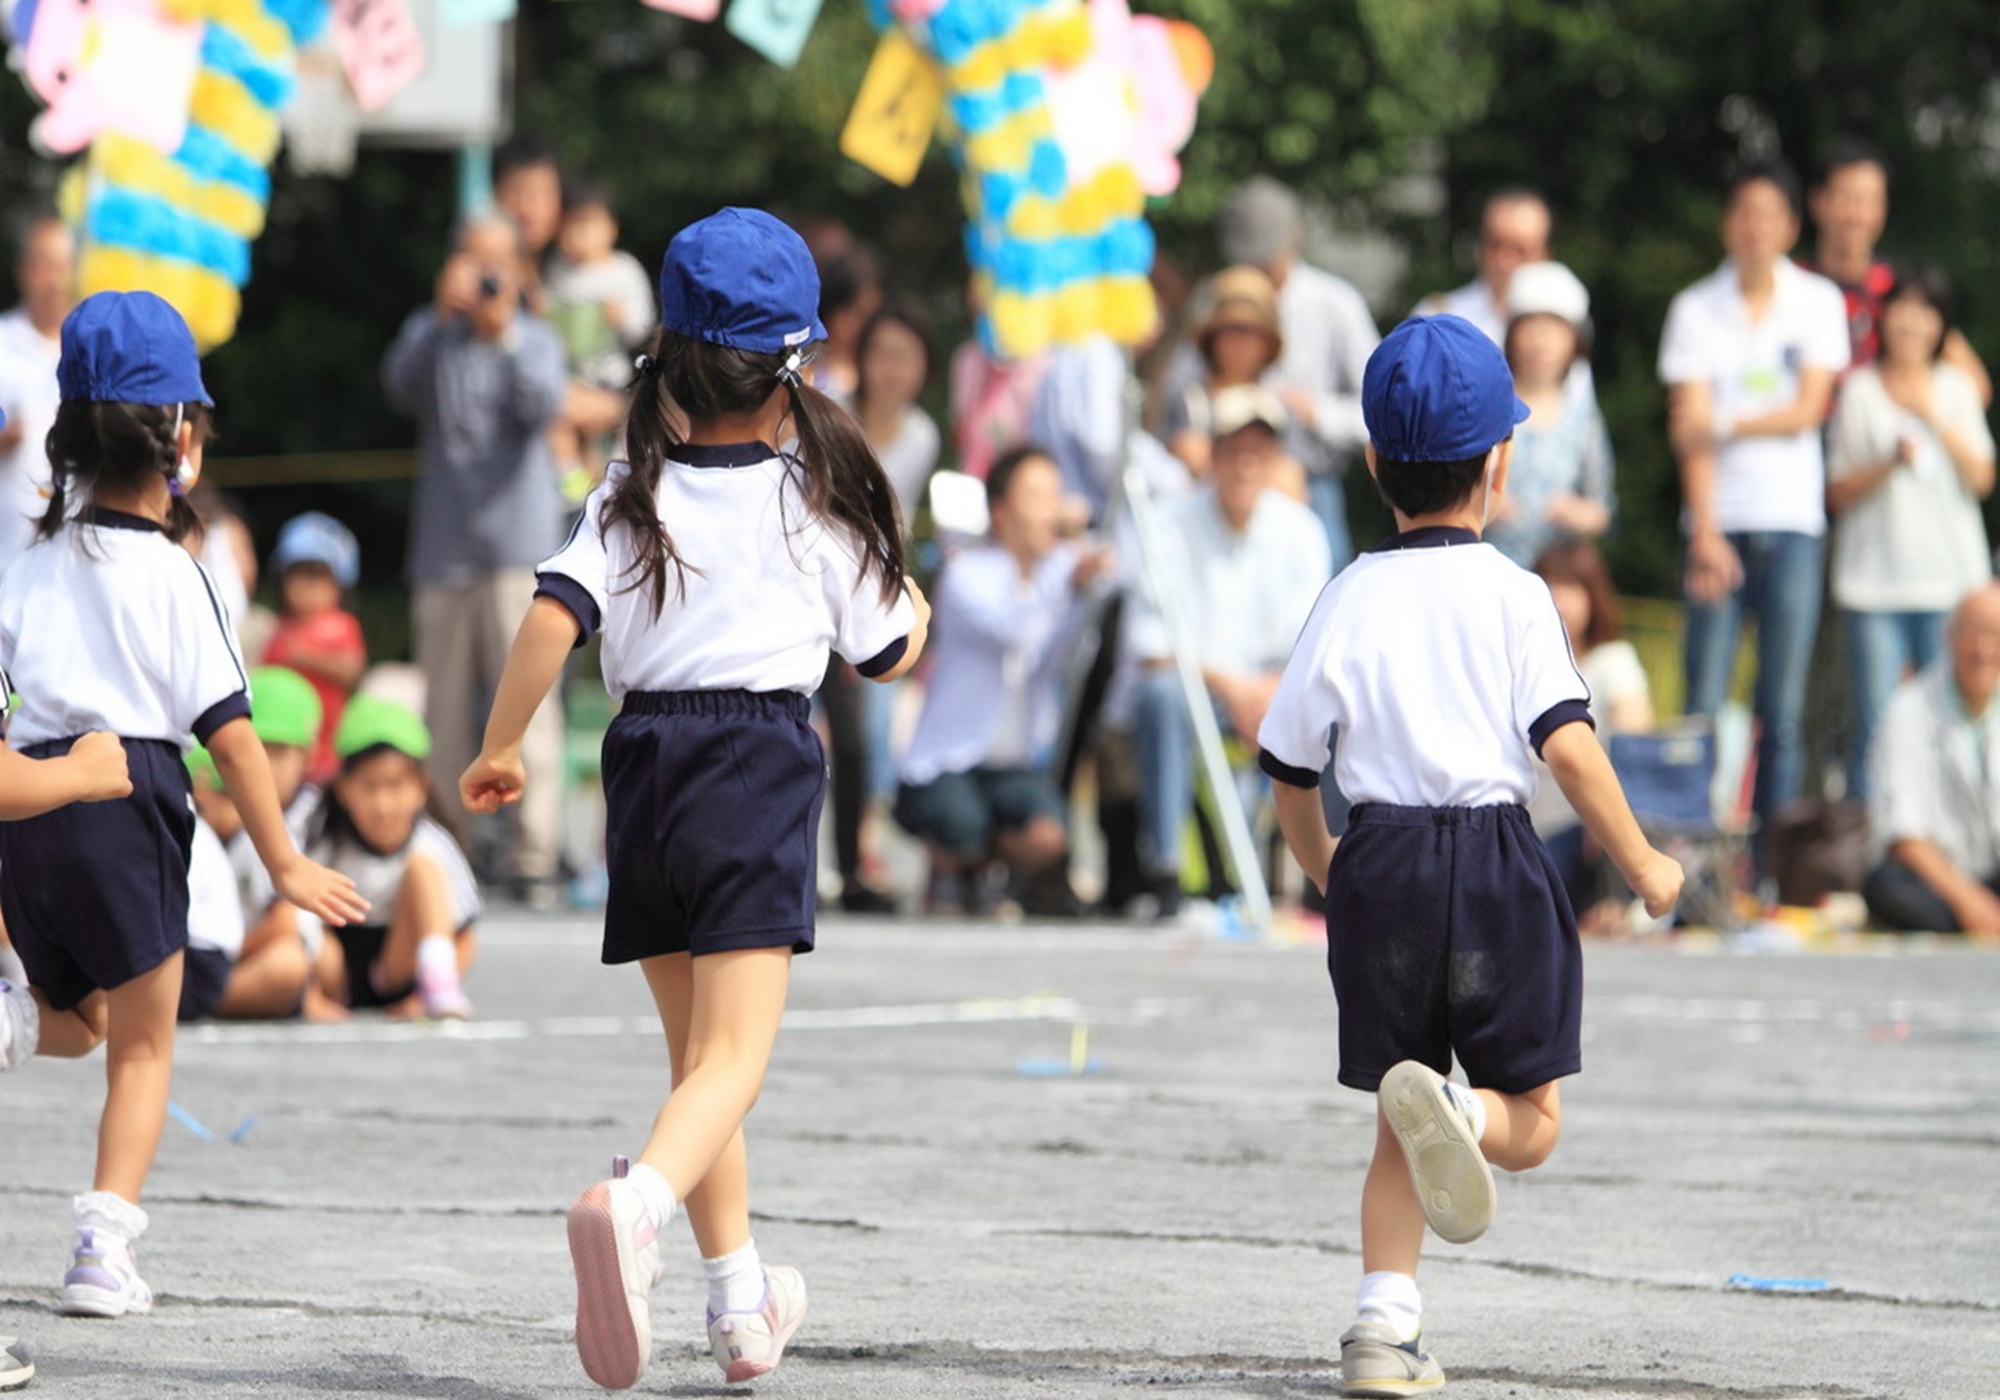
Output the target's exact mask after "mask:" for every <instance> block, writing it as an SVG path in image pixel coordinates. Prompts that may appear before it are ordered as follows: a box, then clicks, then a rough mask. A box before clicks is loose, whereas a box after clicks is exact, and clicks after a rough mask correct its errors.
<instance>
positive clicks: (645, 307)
mask: <svg viewBox="0 0 2000 1400" xmlns="http://www.w3.org/2000/svg"><path fill="white" fill-rule="evenodd" d="M616 257H617V268H618V296H617V300H618V316H619V320H618V339H619V341H620V343H621V344H623V345H624V347H625V348H626V349H627V350H636V349H638V348H639V347H640V346H642V345H644V344H645V343H646V342H647V340H649V339H650V338H651V337H652V334H653V327H654V324H655V323H656V322H657V321H658V319H659V313H658V312H656V311H655V310H654V309H653V279H652V278H651V277H649V276H648V275H647V274H646V266H645V264H644V263H642V262H640V261H639V260H638V259H637V258H635V257H633V256H632V255H631V254H630V253H625V252H620V253H618V254H617V255H616Z"/></svg>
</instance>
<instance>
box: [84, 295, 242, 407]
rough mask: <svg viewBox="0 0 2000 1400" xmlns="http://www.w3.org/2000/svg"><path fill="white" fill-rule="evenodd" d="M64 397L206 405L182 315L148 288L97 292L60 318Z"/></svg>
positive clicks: (198, 358)
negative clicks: (145, 289)
mask: <svg viewBox="0 0 2000 1400" xmlns="http://www.w3.org/2000/svg"><path fill="white" fill-rule="evenodd" d="M56 387H57V389H58V390H59V391H60V392H61V394H62V397H63V401H64V402H66V403H67V402H73V401H76V400H79V399H81V400H84V401H86V402H90V403H142V404H155V405H166V404H180V403H204V404H210V405H213V404H214V402H215V400H214V399H211V398H210V397H209V396H208V387H207V386H206V385H204V384H203V383H202V382H201V354H200V352H198V351H197V350H196V349H195V345H194V335H193V334H192V333H191V332H190V331H189V330H188V326H187V322H186V321H184V320H182V319H181V313H180V312H178V311H176V310H174V308H173V307H171V306H169V305H168V304H167V303H166V302H165V301H163V300H161V299H160V298H159V297H157V296H155V295H154V294H153V293H151V292H98V293H96V294H94V295H92V296H89V297H86V298H84V300H83V301H82V302H81V303H79V304H78V306H77V308H76V310H74V311H72V312H70V313H69V315H68V316H67V317H65V318H64V319H63V323H62V359H61V360H60V361H59V362H58V363H57V365H56Z"/></svg>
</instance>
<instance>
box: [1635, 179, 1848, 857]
mask: <svg viewBox="0 0 2000 1400" xmlns="http://www.w3.org/2000/svg"><path fill="white" fill-rule="evenodd" d="M1799 207H1800V193H1799V182H1798V177H1797V176H1796V175H1795V174H1793V173H1792V171H1791V169H1790V167H1788V166H1786V165H1783V164H1782V163H1777V162H1773V163H1769V164H1757V165H1747V166H1745V167H1744V168H1743V169H1742V170H1741V171H1740V172H1739V173H1738V174H1737V175H1736V176H1735V177H1734V178H1733V179H1732V180H1731V181H1730V183H1729V189H1728V194H1727V197H1726V199H1725V201H1724V206H1723V209H1724V212H1723V218H1722V242H1723V247H1724V249H1725V250H1726V251H1727V252H1728V255H1729V256H1728V258H1727V259H1726V260H1725V261H1724V262H1723V264H1722V266H1721V267H1720V268H1718V269H1717V270H1716V271H1715V272H1713V273H1711V274H1710V275H1709V276H1707V277H1704V278H1703V279H1702V280H1701V281H1699V282H1697V283H1695V284H1694V285H1693V286H1692V287H1689V288H1687V289H1686V290H1685V291H1683V292H1681V293H1680V295H1678V296H1676V297H1675V298H1674V301H1673V305H1672V306H1671V307H1670V308H1669V309H1668V311H1667V325H1666V330H1665V332H1664V333H1663V334H1662V336H1661V338H1660V365H1659V370H1660V379H1661V380H1662V382H1664V383H1665V384H1666V386H1667V392H1668V407H1669V413H1668V421H1669V428H1670V432H1671V434H1672V439H1673V447H1674V455H1675V457H1676V458H1677V459H1678V460H1679V462H1680V477H1681V494H1682V497H1683V500H1684V502H1685V515H1684V517H1683V520H1682V525H1683V528H1684V529H1685V530H1686V532H1687V573H1686V580H1685V590H1686V597H1687V708H1688V712H1689V713H1691V714H1701V715H1709V716H1713V715H1714V714H1715V713H1716V712H1717V711H1718V710H1720V709H1721V708H1722V703H1723V701H1724V699H1726V698H1727V696H1728V694H1729V684H1730V680H1731V677H1732V675H1733V673H1734V670H1735V664H1736V651H1737V642H1738V638H1739V636H1740V634H1741V631H1742V624H1743V614H1744V612H1745V611H1749V612H1754V613H1755V614H1756V615H1757V690H1756V700H1755V708H1756V716H1757V722H1758V726H1759V735H1758V741H1757V781H1756V788H1755V793H1754V796H1753V799H1752V804H1753V806H1754V807H1755V809H1756V812H1757V815H1758V816H1759V817H1760V818H1763V819H1768V818H1769V817H1770V816H1771V815H1772V814H1773V813H1774V812H1776V811H1777V809H1778V808H1779V807H1781V806H1783V805H1784V804H1785V803H1786V802H1789V801H1790V800H1791V799H1792V798H1793V797H1794V796H1796V795H1797V793H1798V790H1799V782H1800V778H1801V776H1802V771H1803V768H1804V762H1805V744H1804V737H1803V733H1802V726H1801V722H1800V712H1801V710H1802V709H1803V706H1804V703H1805V690H1806V672H1807V669H1808V667H1809V665H1810V663H1811V661H1812V648H1813V636H1814V630H1815V628H1816V626H1817V625H1818V620H1819V599H1820V549H1821V541H1822V537H1823V536H1824V535H1825V533H1826V501H1825V497H1826V463H1825V458H1824V454H1823V452H1822V450H1821V442H1820V430H1821V427H1822V425H1823V424H1824V423H1825V421H1826V416H1827V412H1828V409H1829V407H1830V406H1831V404H1832V402H1833V387H1834V381H1835V379H1836V378H1837V377H1838V376H1839V374H1840V372H1841V370H1843V369H1844V368H1846V366H1847V360H1848V340H1847V309H1846V305H1845V303H1844V302H1843V300H1842V298H1841V295H1840V289H1839V288H1838V287H1836V286H1834V285H1833V283H1831V282H1829V281H1827V280H1826V279H1825V278H1824V277H1820V276H1818V275H1816V274H1814V273H1810V272H1807V271H1805V270H1804V269H1802V268H1800V267H1798V266H1797V265H1796V264H1794V263H1793V262H1792V261H1791V260H1790V258H1789V257H1788V256H1787V255H1788V254H1789V253H1790V252H1791V249H1792V245H1793V244H1794V243H1796V242H1797V241H1798V237H1799Z"/></svg>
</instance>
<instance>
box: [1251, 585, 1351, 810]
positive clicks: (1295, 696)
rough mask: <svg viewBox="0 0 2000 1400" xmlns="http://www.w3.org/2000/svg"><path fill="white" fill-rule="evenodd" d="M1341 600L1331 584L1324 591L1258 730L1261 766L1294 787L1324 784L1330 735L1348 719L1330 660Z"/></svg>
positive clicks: (1308, 620)
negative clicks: (1332, 680)
mask: <svg viewBox="0 0 2000 1400" xmlns="http://www.w3.org/2000/svg"><path fill="white" fill-rule="evenodd" d="M1338 596H1339V590H1338V589H1336V588H1335V587H1334V586H1333V584H1331V583H1329V584H1328V585H1327V586H1326V587H1325V588H1324V589H1322V590H1321V591H1320V595H1319V601H1318V602H1316V603H1314V604H1313V610H1312V615H1311V616H1310V617H1308V618H1307V619H1306V625H1305V629H1304V630H1303V631H1301V632H1300V633H1299V639H1298V641H1297V642H1296V643H1295V644H1294V645H1293V647H1292V655H1291V659H1290V660H1288V661H1286V662H1285V670H1284V674H1283V675H1282V676H1280V677H1279V679H1278V689H1277V691H1276V692H1275V693H1274V694H1273V695H1272V696H1271V706H1270V708H1269V709H1267V710H1266V711H1264V723H1263V724H1262V725H1261V726H1259V727H1258V730H1257V747H1258V749H1259V750H1260V751H1261V752H1259V754H1258V756H1257V764H1258V767H1260V768H1262V769H1263V770H1264V772H1266V773H1267V774H1269V775H1270V776H1271V777H1272V778H1274V779H1276V780H1277V781H1278V782H1281V783H1289V784H1291V785H1292V786H1293V787H1301V788H1311V787H1318V786H1319V779H1320V774H1321V773H1322V772H1324V771H1325V770H1326V760H1327V757H1328V753H1327V731H1328V730H1329V729H1331V728H1332V727H1333V726H1334V725H1336V724H1339V723H1340V722H1341V721H1342V720H1343V719H1344V718H1345V717H1344V716H1343V715H1342V714H1341V713H1340V712H1339V700H1338V697H1337V696H1336V695H1335V693H1334V689H1333V686H1332V684H1331V683H1330V682H1329V680H1328V677H1327V674H1326V660H1325V658H1326V653H1327V649H1328V647H1329V645H1330V644H1331V641H1332V638H1331V636H1330V633H1331V631H1332V627H1333V615H1334V612H1335V610H1336V600H1337V598H1338Z"/></svg>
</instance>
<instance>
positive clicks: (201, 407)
mask: <svg viewBox="0 0 2000 1400" xmlns="http://www.w3.org/2000/svg"><path fill="white" fill-rule="evenodd" d="M182 422H187V423H191V424H193V425H194V436H195V441H196V442H197V443H203V442H206V441H207V440H208V436H209V416H208V406H207V405H206V404H202V403H187V404H180V405H172V404H166V405H162V404H137V403H113V402H108V401H107V402H94V401H91V400H87V399H66V400H64V401H63V402H62V404H61V405H59V406H58V407H57V409H56V419H55V423H54V424H53V425H52V426H51V427H50V428H49V435H48V439H47V442H46V443H45V445H44V450H45V451H46V452H47V454H48V459H49V478H50V487H49V504H48V508H47V509H46V510H44V511H43V512H42V518H41V520H40V521H39V522H38V523H37V524H36V526H35V537H36V538H37V539H44V540H45V539H52V538H53V537H54V536H55V534H56V532H57V531H59V530H61V529H62V527H63V523H64V521H65V520H67V519H68V517H69V515H70V495H71V492H72V490H73V489H74V488H75V486H76V485H77V484H80V485H81V486H82V487H83V488H85V489H87V490H88V491H89V493H90V494H89V500H88V501H86V502H85V504H84V506H83V509H82V510H80V511H78V512H76V517H77V519H78V520H80V521H82V522H83V523H85V524H94V523H95V522H96V518H97V496H98V494H99V493H100V492H102V491H104V490H105V489H106V488H109V489H111V490H113V491H119V490H131V489H135V488H138V487H140V486H143V485H144V484H145V481H146V478H147V476H148V474H149V473H153V472H158V473H160V474H161V475H163V476H165V477H166V478H167V480H168V482H169V483H176V482H177V472H178V470H179V467H180V461H181V452H180V442H179V441H178V428H179V424H180V423H182ZM165 528H166V535H167V538H168V539H170V540H172V541H173V542H174V543H175V544H181V543H183V542H185V541H188V540H190V539H192V540H193V541H195V542H196V543H199V542H200V539H201V533H202V525H201V517H200V516H199V515H197V514H196V513H195V509H194V507H193V506H192V505H190V504H189V503H188V500H187V497H186V496H185V495H184V494H182V492H181V491H180V490H179V489H178V486H176V487H175V489H174V491H173V494H172V496H171V498H170V500H169V501H168V504H167V521H166V527H165Z"/></svg>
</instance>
